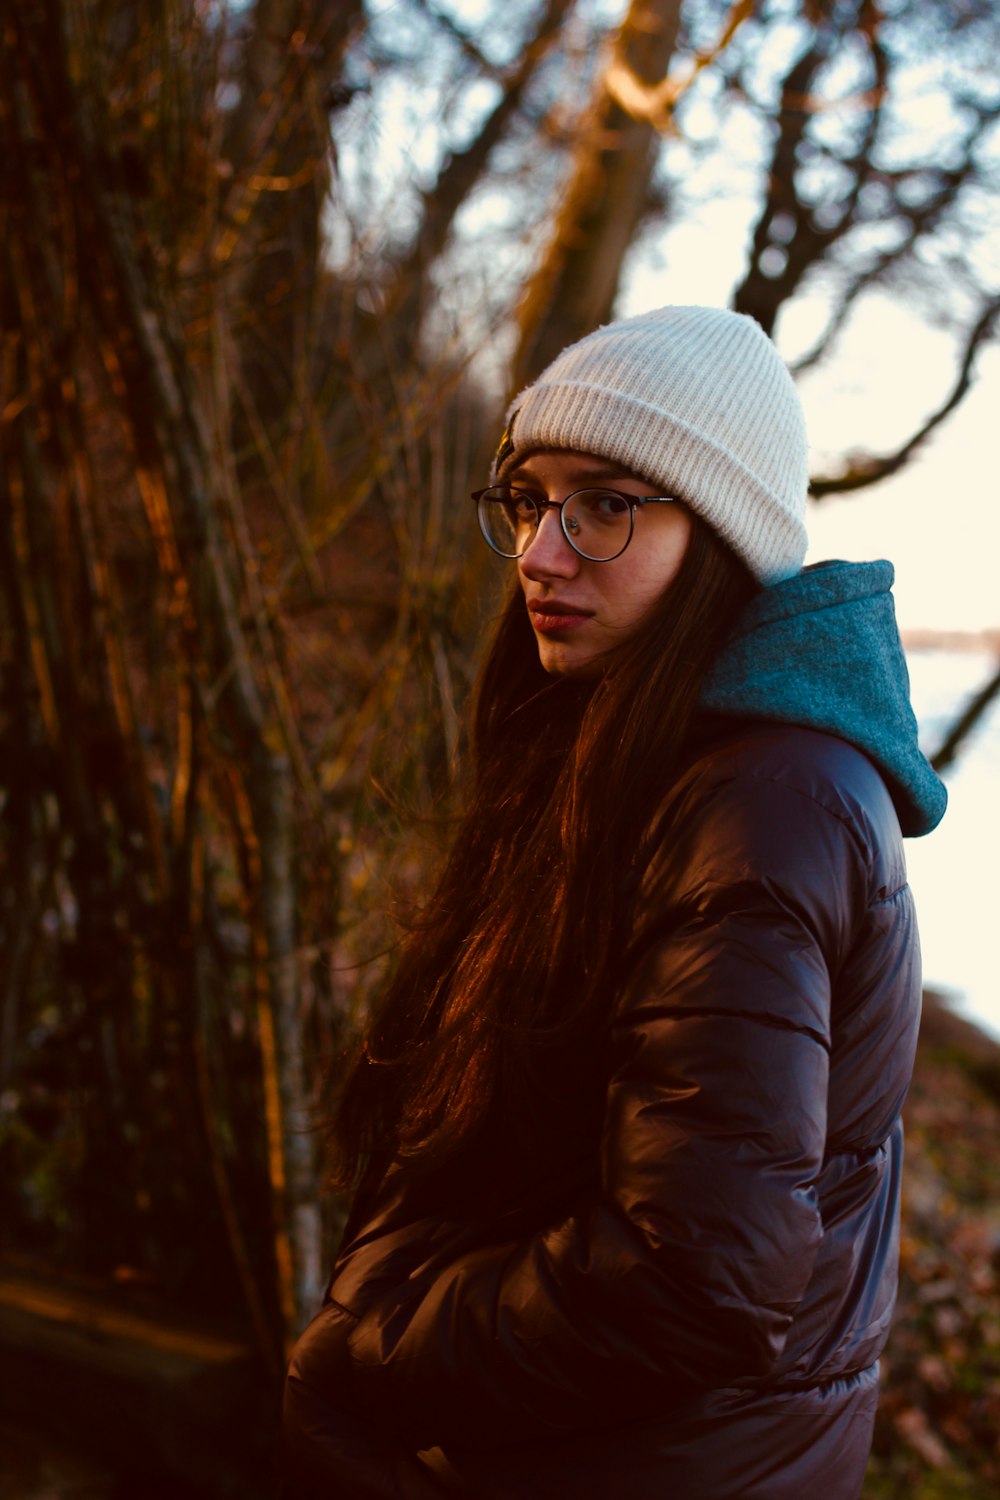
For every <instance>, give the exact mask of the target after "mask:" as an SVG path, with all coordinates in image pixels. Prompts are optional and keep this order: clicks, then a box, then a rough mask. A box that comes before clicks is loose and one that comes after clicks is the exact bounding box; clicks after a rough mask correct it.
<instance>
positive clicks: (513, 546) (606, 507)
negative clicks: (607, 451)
mask: <svg viewBox="0 0 1000 1500" xmlns="http://www.w3.org/2000/svg"><path fill="white" fill-rule="evenodd" d="M472 498H473V500H475V502H476V509H477V513H478V515H479V529H480V531H481V532H482V533H483V536H484V537H485V538H486V540H487V542H488V543H489V544H490V546H491V547H492V548H493V551H494V552H498V553H499V554H500V556H501V557H523V556H524V554H525V552H527V550H528V548H529V547H530V546H531V544H532V542H533V541H534V540H535V536H536V535H537V532H538V528H539V526H540V525H541V522H542V513H543V511H546V510H557V511H558V512H559V522H560V525H561V526H562V530H563V535H564V536H565V538H566V540H567V541H568V542H569V544H570V546H571V547H572V548H573V551H574V552H577V553H579V555H580V556H581V557H584V558H586V559H587V561H588V562H612V561H613V560H614V559H615V558H616V557H621V555H622V553H623V552H624V551H625V548H626V547H627V546H628V544H629V542H630V541H631V540H632V532H633V531H634V530H635V513H636V511H637V510H638V508H639V506H640V505H675V504H676V503H677V502H676V497H675V496H673V495H624V494H622V492H621V491H620V490H605V489H588V490H574V491H573V493H572V494H571V495H567V496H566V498H565V500H541V499H539V498H538V496H537V495H532V494H529V493H528V491H527V490H519V489H516V488H515V487H514V486H513V485H510V484H493V485H490V486H489V488H488V489H485V490H476V491H474V493H473V496H472Z"/></svg>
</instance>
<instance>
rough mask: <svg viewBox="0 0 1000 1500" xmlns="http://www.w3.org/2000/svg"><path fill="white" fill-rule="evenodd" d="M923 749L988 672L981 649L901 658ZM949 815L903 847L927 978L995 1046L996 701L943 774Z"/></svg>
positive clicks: (999, 843) (999, 851) (999, 1013)
mask: <svg viewBox="0 0 1000 1500" xmlns="http://www.w3.org/2000/svg"><path fill="white" fill-rule="evenodd" d="M907 662H908V665H909V669H910V686H911V692H912V698H913V707H914V711H915V713H916V715H917V720H918V722H919V725H920V741H921V746H922V748H923V749H924V751H925V752H926V753H927V754H931V753H933V752H934V751H935V750H936V749H937V748H938V746H939V745H940V743H941V740H942V738H943V736H944V734H945V732H946V731H947V729H948V728H949V727H950V725H951V723H952V722H953V721H954V719H955V718H956V717H957V715H958V713H959V712H960V710H961V708H962V706H963V705H964V704H965V703H966V701H967V700H968V699H969V698H970V697H971V696H972V694H973V693H975V692H976V691H977V689H978V688H979V687H981V686H982V685H983V683H985V682H986V681H987V679H988V678H989V677H990V676H992V673H993V671H994V670H995V658H994V657H993V655H992V654H991V653H990V652H988V651H985V650H984V651H952V650H916V651H913V650H911V651H909V652H908V653H907ZM945 782H946V784H947V787H948V798H949V801H948V811H947V813H946V814H945V816H944V820H943V821H942V823H941V824H940V826H939V827H938V828H937V829H935V831H934V832H933V833H931V834H928V835H927V837H926V838H922V839H910V840H908V841H907V845H906V849H907V862H908V867H909V873H910V883H911V885H912V887H913V892H914V896H915V898H916V902H917V912H918V915H919V919H920V935H921V945H922V948H923V955H924V982H925V984H926V985H927V986H928V987H929V988H933V989H940V990H942V991H947V992H948V993H949V994H950V996H951V997H952V998H953V1000H954V1003H955V1006H956V1008H957V1009H958V1010H960V1011H962V1012H963V1013H964V1014H965V1015H967V1016H968V1017H969V1019H970V1020H974V1021H976V1022H977V1024H978V1025H980V1026H981V1027H983V1029H984V1030H988V1031H989V1032H990V1033H991V1034H992V1035H994V1036H996V1037H997V1039H998V1040H1000V960H998V951H997V944H998V939H1000V701H998V700H994V702H993V703H992V704H991V706H990V708H989V709H988V711H987V713H986V714H985V715H984V717H983V718H982V719H981V720H980V722H979V724H978V725H977V727H976V729H975V730H974V732H973V734H972V735H971V736H970V738H969V739H968V740H966V742H965V744H964V745H963V747H962V748H961V750H960V752H959V758H958V761H957V763H956V764H955V765H954V766H952V768H951V769H950V771H949V772H948V773H947V775H946V776H945Z"/></svg>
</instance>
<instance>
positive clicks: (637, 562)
mask: <svg viewBox="0 0 1000 1500" xmlns="http://www.w3.org/2000/svg"><path fill="white" fill-rule="evenodd" d="M504 480H505V482H506V483H508V484H515V485H517V486H518V487H519V488H520V489H524V490H527V491H528V493H529V494H532V495H534V496H536V497H537V498H538V499H540V500H555V501H560V500H565V498H566V496H567V495H569V494H572V492H573V491H574V490H579V489H584V488H586V487H588V486H600V485H610V486H611V487H612V488H613V489H616V490H620V491H621V492H622V494H625V495H635V496H637V497H639V496H642V495H655V494H657V493H658V491H657V488H656V486H655V485H652V484H647V483H646V482H645V481H644V480H642V479H636V478H635V476H634V475H632V474H629V473H628V472H627V471H626V470H623V469H619V468H617V467H616V466H615V465H614V464H613V463H610V462H609V461H608V460H607V459H603V458H594V457H592V456H591V455H589V454H586V453H573V452H570V451H567V450H565V449H561V448H548V449H544V450H542V451H540V452H538V453H532V454H530V455H529V456H528V457H527V458H525V459H523V460H522V461H521V462H520V463H518V464H517V465H516V466H515V467H514V468H513V469H512V470H511V471H510V473H509V474H505V475H504ZM690 535H691V518H690V516H689V514H688V512H687V510H686V509H685V508H684V506H682V505H645V506H641V507H640V508H639V509H638V510H637V511H636V513H635V531H634V533H633V536H632V540H631V541H630V542H629V544H628V546H627V547H626V549H625V551H624V552H623V553H622V554H621V556H620V557H616V558H614V559H613V560H612V561H611V562H589V561H588V560H587V559H586V558H584V557H581V556H580V555H579V553H577V552H574V550H573V548H572V547H571V546H570V544H569V542H568V541H567V540H566V537H565V536H564V534H563V530H562V527H561V526H560V524H559V513H558V512H557V511H555V510H546V511H544V512H543V513H542V519H541V523H540V524H539V527H538V531H537V533H536V534H535V537H534V540H533V541H532V543H531V545H530V546H529V547H528V550H527V552H525V553H524V555H523V556H522V557H520V558H518V562H517V570H518V575H519V577H520V581H521V587H522V589H523V590H524V598H525V603H526V604H527V607H528V615H529V618H530V620H531V624H532V628H533V629H534V632H535V640H536V641H537V642H538V654H539V657H540V659H541V663H542V666H543V667H544V668H545V670H546V672H553V673H556V674H558V675H559V676H567V677H571V676H586V675H587V674H588V673H592V672H596V671H598V670H599V669H600V661H601V657H602V656H603V655H604V654H605V653H606V652H608V651H610V650H612V649H613V648H614V647H615V646H617V645H618V644H619V643H620V642H621V641H623V640H627V639H628V637H629V636H630V635H631V634H632V632H633V631H634V630H635V628H636V626H637V625H638V624H639V623H640V621H641V620H642V619H644V617H645V616H646V614H647V613H648V611H649V610H650V608H651V607H652V605H653V604H654V603H655V602H656V600H657V599H658V598H659V597H660V595H661V594H662V593H663V591H664V589H666V588H669V586H670V584H671V583H672V582H673V580H674V578H675V577H676V576H677V571H678V569H679V568H680V565H681V560H682V558H683V556H684V553H685V551H686V550H687V545H688V540H689V538H690Z"/></svg>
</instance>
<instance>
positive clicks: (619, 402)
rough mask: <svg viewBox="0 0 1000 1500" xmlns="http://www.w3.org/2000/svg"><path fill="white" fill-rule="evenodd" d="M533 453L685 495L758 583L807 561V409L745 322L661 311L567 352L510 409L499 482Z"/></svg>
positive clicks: (716, 312)
mask: <svg viewBox="0 0 1000 1500" xmlns="http://www.w3.org/2000/svg"><path fill="white" fill-rule="evenodd" d="M539 448H568V449H573V450H576V451H577V452H580V453H590V454H595V455H596V456H598V457H600V458H608V459H610V460H611V461H612V462H613V463H616V464H621V465H622V467H623V468H625V469H629V470H631V471H632V472H633V473H635V474H637V475H639V476H641V477H642V478H643V479H645V480H647V481H648V482H649V483H650V484H655V485H658V486H659V487H660V490H661V492H662V493H663V494H665V495H674V496H676V498H677V499H679V500H683V501H685V502H686V504H688V505H689V506H690V507H691V509H692V510H693V511H695V512H696V513H697V514H698V515H699V516H701V517H703V519H704V520H706V521H707V522H708V523H709V525H710V526H711V527H712V528H713V529H714V530H715V531H717V532H718V534H719V535H720V536H721V537H722V538H723V540H724V541H725V542H727V543H728V544H729V546H730V547H732V549H733V551H734V552H736V553H737V554H738V555H739V556H740V557H741V558H742V559H743V561H744V562H745V563H746V564H747V566H748V567H749V568H750V570H751V572H752V573H753V574H754V575H755V577H757V578H758V579H759V580H760V581H761V582H762V583H778V582H780V580H781V579H783V578H789V577H791V575H792V574H793V573H797V572H798V570H799V568H800V567H801V566H802V559H803V557H804V556H805V551H806V531H805V526H804V524H803V517H804V514H805V501H806V489H807V487H808V483H809V477H808V468H807V444H806V430H805V422H804V420H803V416H802V407H801V405H800V404H799V398H798V395H797V393H796V390H795V386H794V385H793V383H792V379H791V376H790V375H789V373H788V371H787V369H786V368H785V365H784V363H783V361H782V359H781V357H780V355H779V354H778V352H777V350H776V349H775V347H774V345H773V344H772V343H771V340H770V339H769V338H768V337H767V335H766V334H765V333H764V332H763V330H762V329H761V328H760V326H759V324H757V323H756V322H755V321H754V320H753V318H750V317H747V316H746V315H745V314H742V313H734V312H726V311H723V310H722V309H721V308H716V307H661V308H658V309H657V310H656V311H655V312H648V313H641V314H640V315H639V316H638V317H635V318H625V319H624V320H622V321H620V322H617V323H609V324H607V326H606V327H604V328H598V329H597V331H596V332H595V333H591V334H588V336H587V337H586V338H584V339H581V340H580V342H579V343H578V344H571V345H570V347H569V348H568V349H564V350H563V352H562V354H560V355H559V356H558V357H557V358H556V359H554V360H553V361H552V363H551V364H550V365H549V367H548V369H546V370H545V371H544V372H543V373H542V374H541V375H540V376H539V377H538V379H537V380H536V381H535V382H534V384H533V385H530V386H528V387H527V388H526V389H525V390H524V391H522V392H521V394H520V395H519V396H517V397H515V399H514V400H513V401H512V402H511V405H510V408H509V410H508V412H507V430H506V431H505V433H504V435H503V438H502V439H501V442H500V448H499V450H498V452H497V456H496V458H495V460H494V464H493V475H494V478H496V479H502V478H503V477H504V475H505V474H506V473H507V472H508V471H509V470H510V468H511V465H512V464H513V463H514V462H515V461H517V460H519V459H521V458H524V457H526V456H527V454H528V453H529V452H533V451H535V450H537V449H539Z"/></svg>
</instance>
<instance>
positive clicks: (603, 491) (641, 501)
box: [471, 484, 680, 563]
mask: <svg viewBox="0 0 1000 1500" xmlns="http://www.w3.org/2000/svg"><path fill="white" fill-rule="evenodd" d="M491 490H508V491H509V492H510V493H511V494H512V495H520V496H522V497H523V498H524V499H525V500H530V502H531V504H532V505H533V506H534V507H535V512H536V520H535V531H534V536H532V538H531V541H530V542H529V543H528V546H527V547H524V548H522V550H521V551H520V552H501V551H500V549H499V548H498V547H495V546H494V545H493V543H492V542H491V541H490V539H489V537H488V536H487V535H486V530H485V528H484V526H483V517H482V511H481V509H480V501H481V500H482V498H483V496H484V495H488V494H489V493H490V491H491ZM586 494H594V495H613V496H614V498H615V499H616V500H624V501H625V502H626V504H627V505H628V536H627V537H626V538H625V541H624V542H623V543H622V545H621V547H620V548H619V549H618V551H617V552H613V553H612V554H611V556H610V557H589V556H588V555H587V553H586V552H581V551H580V549H579V547H578V546H577V545H576V543H575V542H574V540H573V538H572V537H571V536H570V534H569V532H568V531H567V530H566V506H567V505H568V504H569V502H570V501H571V500H573V499H575V498H576V496H577V495H586ZM471 498H472V499H473V500H474V501H475V502H476V518H477V520H478V522H479V530H480V531H481V532H482V535H483V541H484V542H485V543H486V545H487V547H489V549H490V551H491V552H493V553H494V554H495V556H497V557H503V558H506V559H507V561H508V562H517V560H518V558H521V557H523V556H524V554H525V553H526V552H527V550H528V547H530V546H531V544H532V542H534V540H535V537H537V535H538V532H539V530H540V528H541V524H542V517H543V516H544V514H545V512H546V511H547V510H557V511H558V512H559V529H560V530H561V532H562V534H563V536H564V537H565V538H566V540H567V542H568V543H569V545H570V546H571V547H572V549H573V551H574V552H575V553H576V555H577V557H580V558H582V559H583V561H584V562H593V563H606V562H615V561H616V560H617V559H618V558H619V557H621V555H622V553H623V552H625V551H626V550H627V549H628V545H629V543H630V542H631V540H632V537H633V536H634V534H635V513H636V510H637V508H638V507H639V506H640V505H677V504H679V503H680V502H679V500H678V497H677V496H676V495H627V494H625V492H624V491H623V490H615V489H611V488H610V487H609V486H607V485H604V484H585V485H582V486H581V487H580V488H579V489H577V490H571V491H570V493H569V494H568V495H566V496H565V497H564V498H563V499H562V500H539V499H538V498H537V497H536V496H534V495H532V494H531V493H530V491H528V490H522V489H519V488H518V486H517V485H515V484H488V485H486V486H485V488H484V489H481V490H473V491H472V496H471ZM497 503H498V504H500V503H501V502H499V501H498V502H497Z"/></svg>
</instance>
